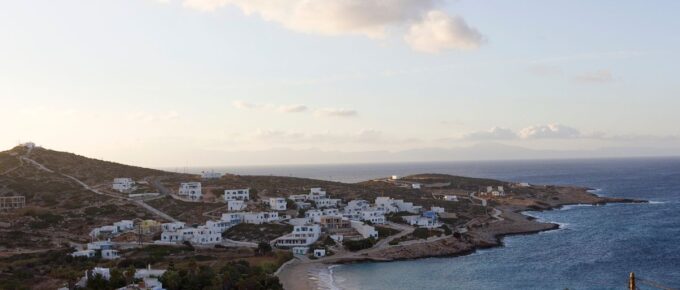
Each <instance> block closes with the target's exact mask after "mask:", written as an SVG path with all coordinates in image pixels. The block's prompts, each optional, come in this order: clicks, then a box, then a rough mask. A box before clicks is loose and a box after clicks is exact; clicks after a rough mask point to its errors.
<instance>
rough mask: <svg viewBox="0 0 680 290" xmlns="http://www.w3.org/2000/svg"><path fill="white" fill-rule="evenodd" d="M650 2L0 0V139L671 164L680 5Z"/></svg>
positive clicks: (207, 154)
mask: <svg viewBox="0 0 680 290" xmlns="http://www.w3.org/2000/svg"><path fill="white" fill-rule="evenodd" d="M653 3H654V4H653V5H650V2H645V1H627V0H616V1H613V0H612V1H607V0H602V1H586V0H582V1H579V0H568V1H567V0H555V1H539V0H533V1H529V0H514V1H507V0H486V1H473V0H458V1H445V0H103V1H88V0H60V1H53V0H26V1H3V2H2V3H0V39H1V45H0V124H2V126H1V127H0V133H1V134H0V148H6V149H9V148H11V147H13V146H15V145H16V144H18V143H19V142H26V141H33V142H36V143H37V144H39V145H42V146H44V147H47V148H51V149H56V150H63V151H69V152H75V153H78V154H82V155H86V156H91V157H95V158H100V159H105V160H112V161H118V162H123V163H129V164H136V165H143V166H154V167H161V166H187V165H189V166H204V165H205V166H208V165H248V164H275V163H300V164H303V163H304V164H307V163H329V162H330V163H333V162H371V161H376V162H378V161H380V162H383V161H400V160H401V161H403V160H407V161H414V160H419V159H423V160H425V159H427V160H430V159H435V160H439V159H438V158H439V157H437V155H436V153H437V152H442V151H441V150H447V151H446V152H449V153H450V152H453V151H456V150H458V153H456V154H443V155H441V159H442V160H446V159H461V158H464V159H488V156H493V157H494V158H500V159H512V158H514V157H517V156H513V155H512V154H513V153H512V152H517V151H513V150H519V149H521V150H530V151H526V152H535V153H537V156H538V155H540V156H543V157H546V158H547V157H551V156H556V157H579V156H587V157H609V156H638V155H639V156H643V155H644V156H648V155H680V127H679V126H678V125H677V124H680V114H678V111H679V109H680V96H679V93H680V82H678V81H677V77H676V75H677V73H676V71H677V66H678V64H680V55H678V54H677V51H680V37H677V33H678V28H679V27H680V18H678V17H677V11H680V2H678V1H670V0H669V1H662V0H659V1H653ZM475 148H483V149H484V150H473V149H475ZM509 149H513V150H509ZM2 150H4V149H2ZM405 152H407V153H408V154H406V153H405ZM414 152H421V153H422V152H427V154H425V153H423V154H422V155H418V154H417V153H414ZM466 152H467V153H468V154H467V155H466ZM473 152H474V153H473ZM526 152H525V153H526ZM539 152H540V154H538V153H539ZM550 152H553V153H554V152H562V153H563V152H571V153H573V154H567V155H565V154H553V155H551V154H550ZM579 152H581V153H579ZM585 152H587V154H586V153H585ZM372 153H375V154H372ZM406 155H408V157H405V156H406ZM419 156H420V157H419ZM521 156H522V157H523V158H531V156H532V153H526V154H522V155H521ZM485 157H486V158H485Z"/></svg>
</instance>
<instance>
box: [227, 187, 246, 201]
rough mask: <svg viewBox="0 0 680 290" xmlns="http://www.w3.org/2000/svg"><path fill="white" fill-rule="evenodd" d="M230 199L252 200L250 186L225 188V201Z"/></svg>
mask: <svg viewBox="0 0 680 290" xmlns="http://www.w3.org/2000/svg"><path fill="white" fill-rule="evenodd" d="M230 200H242V201H247V200H250V188H240V189H226V190H224V201H230Z"/></svg>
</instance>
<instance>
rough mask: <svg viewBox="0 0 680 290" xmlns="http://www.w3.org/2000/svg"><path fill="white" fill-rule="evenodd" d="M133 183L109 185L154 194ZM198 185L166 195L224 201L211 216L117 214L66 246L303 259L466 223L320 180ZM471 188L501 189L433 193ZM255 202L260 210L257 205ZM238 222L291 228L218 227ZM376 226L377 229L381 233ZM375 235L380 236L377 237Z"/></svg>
mask: <svg viewBox="0 0 680 290" xmlns="http://www.w3.org/2000/svg"><path fill="white" fill-rule="evenodd" d="M221 176H222V175H221V174H219V173H215V172H214V171H206V172H202V174H201V178H202V179H203V180H205V181H210V180H215V179H219V178H220V177H221ZM380 181H382V182H388V183H390V184H392V185H393V186H397V187H403V188H409V189H411V190H416V191H418V190H420V189H421V187H423V186H424V185H422V184H420V183H416V182H409V181H404V180H400V178H399V177H397V176H392V177H389V178H386V179H384V180H380ZM143 184H144V183H142V185H143ZM138 186H140V184H139V183H138V182H137V181H135V180H133V179H132V178H126V177H121V178H115V179H114V180H113V183H112V184H111V189H112V190H113V191H116V192H119V193H121V194H128V196H129V197H130V198H149V197H151V198H153V197H156V196H158V195H159V193H139V191H138V190H137V189H138ZM519 186H529V185H528V184H521V185H519ZM204 191H205V190H204V189H203V188H202V183H201V182H200V181H188V182H181V183H180V184H179V186H178V188H177V190H176V192H173V193H172V194H171V195H172V196H173V198H176V199H179V200H182V201H185V202H195V203H201V202H213V203H214V202H221V203H224V204H225V207H224V208H225V211H224V212H223V213H221V217H220V218H219V219H214V220H207V221H206V222H205V223H203V224H188V223H187V222H182V221H170V222H159V221H156V220H138V221H133V220H120V221H118V222H114V223H113V224H110V225H103V226H100V227H97V228H94V229H92V230H91V232H90V234H89V236H90V238H91V242H90V243H87V244H86V245H81V248H79V249H77V250H76V251H75V252H73V253H71V256H73V257H84V258H101V259H105V260H115V259H119V258H121V255H120V252H119V249H124V248H130V247H136V246H144V245H149V244H154V245H166V246H181V245H187V244H189V245H192V246H195V247H202V248H207V249H209V248H211V247H251V248H255V247H262V244H263V243H265V244H267V245H268V246H269V247H272V248H276V249H279V250H286V251H290V252H291V253H292V254H293V256H294V257H295V258H296V259H300V260H309V259H323V258H324V257H326V256H332V255H334V254H336V253H342V252H354V251H357V250H365V249H370V248H371V247H374V246H375V247H378V246H380V247H389V246H394V245H398V244H399V243H400V242H402V241H404V242H406V241H408V239H406V238H405V236H406V235H405V234H413V232H414V231H416V229H420V230H421V231H422V230H426V231H427V232H428V234H426V236H425V237H424V238H425V239H426V240H427V239H428V238H430V239H431V238H437V237H440V236H441V237H445V236H449V235H453V234H454V233H456V234H461V233H465V232H466V231H467V227H466V226H460V227H457V228H454V229H450V228H449V227H448V226H446V225H445V224H444V223H442V222H440V219H441V218H444V219H451V218H455V217H456V214H455V213H453V212H446V210H445V208H443V207H439V206H431V207H429V208H424V207H423V206H422V205H417V204H414V203H413V202H406V201H404V200H402V199H394V198H391V197H386V196H378V197H376V198H375V199H374V200H372V201H368V200H363V199H351V200H343V199H342V198H334V197H333V196H332V195H331V194H329V193H328V192H327V191H326V190H324V189H323V188H320V187H311V188H308V189H307V191H306V192H304V193H296V194H289V195H287V196H266V197H263V196H259V197H258V198H253V196H251V189H250V188H229V189H224V192H223V194H222V196H221V197H220V199H219V200H215V199H214V198H212V199H210V201H205V200H204V199H205V194H204ZM475 194H477V195H480V196H487V197H501V196H505V191H504V188H503V186H497V187H492V186H489V187H487V188H486V190H484V191H480V192H470V193H468V194H467V196H465V195H462V196H459V195H442V196H439V197H438V198H440V199H441V200H443V201H446V202H450V203H456V202H458V201H459V199H460V198H467V199H471V198H476V199H479V200H481V201H482V202H481V203H483V204H484V205H486V200H485V199H481V198H479V197H476V196H475ZM263 208H264V209H266V210H261V209H263ZM254 209H260V210H254ZM240 224H250V225H267V224H271V225H289V226H291V228H292V230H291V231H290V232H289V233H286V234H283V235H281V236H279V237H276V238H275V239H272V240H268V241H264V242H260V243H259V244H258V243H257V242H255V241H236V240H231V239H229V238H227V237H226V236H225V235H224V233H225V232H226V231H228V230H229V229H231V228H233V227H235V226H237V225H240ZM159 232H160V235H158V234H156V235H155V236H156V237H158V239H156V240H154V241H153V242H151V243H149V242H144V241H143V239H140V240H139V242H138V243H137V244H135V242H134V241H132V242H130V241H123V242H116V241H115V238H116V237H117V236H120V235H122V234H125V233H131V234H132V235H135V234H139V236H140V237H141V236H142V235H148V234H150V233H151V234H153V233H159ZM381 233H382V235H384V236H381ZM397 234H398V235H397ZM390 235H394V236H393V237H392V239H390V240H389V241H388V240H385V238H387V236H390ZM397 237H398V238H397ZM379 240H383V242H382V243H380V244H379V245H378V243H377V241H379ZM387 242H388V243H387ZM108 271H110V269H107V268H100V267H96V268H94V269H92V270H91V271H89V272H87V273H86V275H84V276H83V278H82V279H81V280H80V282H79V283H80V284H81V285H86V284H87V280H88V277H89V278H92V277H94V276H95V275H100V276H101V277H103V278H104V279H108V277H110V275H109V273H108ZM162 274H163V270H154V269H151V268H150V266H149V268H148V269H140V270H138V274H135V277H138V278H139V279H138V280H140V281H142V282H141V284H137V285H133V286H134V287H135V288H134V289H154V290H158V289H164V288H163V286H162V283H161V282H160V281H159V280H158V278H159V277H161V276H162ZM140 285H141V286H140ZM131 289H132V288H131Z"/></svg>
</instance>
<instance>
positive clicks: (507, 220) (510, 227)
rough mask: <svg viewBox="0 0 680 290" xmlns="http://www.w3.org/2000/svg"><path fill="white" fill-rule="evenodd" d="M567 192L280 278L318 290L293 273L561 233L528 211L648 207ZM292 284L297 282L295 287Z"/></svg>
mask: <svg viewBox="0 0 680 290" xmlns="http://www.w3.org/2000/svg"><path fill="white" fill-rule="evenodd" d="M563 189H564V190H563V192H561V193H560V194H559V196H557V199H555V200H551V201H538V200H529V201H527V202H525V203H526V204H517V203H513V202H508V203H501V205H499V206H496V208H497V209H498V210H500V211H501V214H500V219H499V220H497V221H495V222H493V223H488V224H484V225H479V226H477V227H473V228H471V229H470V230H469V231H468V232H467V233H466V234H465V235H463V236H462V237H460V238H456V237H453V236H448V237H446V238H437V239H434V240H432V241H426V240H423V241H422V242H419V243H415V244H409V245H396V246H391V247H387V248H384V249H379V250H370V249H369V250H367V251H365V252H364V253H361V252H359V254H358V255H355V256H351V257H337V258H333V257H328V258H326V259H324V260H322V261H316V262H312V263H299V262H297V263H296V262H293V263H291V264H290V265H288V266H287V267H286V268H283V269H281V271H280V273H279V278H280V279H281V281H282V283H283V285H284V287H285V289H316V288H318V286H319V285H318V284H317V281H318V277H317V278H315V277H312V278H311V279H309V280H307V281H300V279H299V277H297V278H296V277H294V276H291V274H292V273H290V271H288V270H289V269H294V270H293V271H292V272H296V273H297V274H300V273H307V275H311V276H313V275H314V272H318V268H319V266H320V264H323V265H326V267H327V266H328V265H332V264H350V263H365V262H392V261H403V260H414V259H423V258H432V257H459V256H465V255H469V254H472V253H475V252H476V251H478V250H482V249H489V248H494V247H502V246H503V239H504V238H505V237H509V236H517V235H531V234H537V233H540V232H545V231H551V230H556V229H559V228H560V226H559V225H558V224H554V223H545V222H539V221H537V220H536V218H534V217H531V216H528V215H525V214H523V213H524V212H526V211H548V210H556V209H560V208H563V207H564V206H569V205H592V206H598V205H606V204H610V203H645V202H647V201H642V200H634V199H624V198H610V197H601V196H598V195H596V194H594V193H591V192H589V190H590V189H588V188H580V187H563ZM292 280H296V281H295V282H294V283H293V282H292Z"/></svg>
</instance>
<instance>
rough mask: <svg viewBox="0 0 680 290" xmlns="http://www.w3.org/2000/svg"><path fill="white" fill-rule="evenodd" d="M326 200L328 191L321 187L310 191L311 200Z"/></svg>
mask: <svg viewBox="0 0 680 290" xmlns="http://www.w3.org/2000/svg"><path fill="white" fill-rule="evenodd" d="M322 198H326V191H325V190H323V189H322V188H320V187H313V188H310V189H309V199H311V200H318V199H322Z"/></svg>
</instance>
